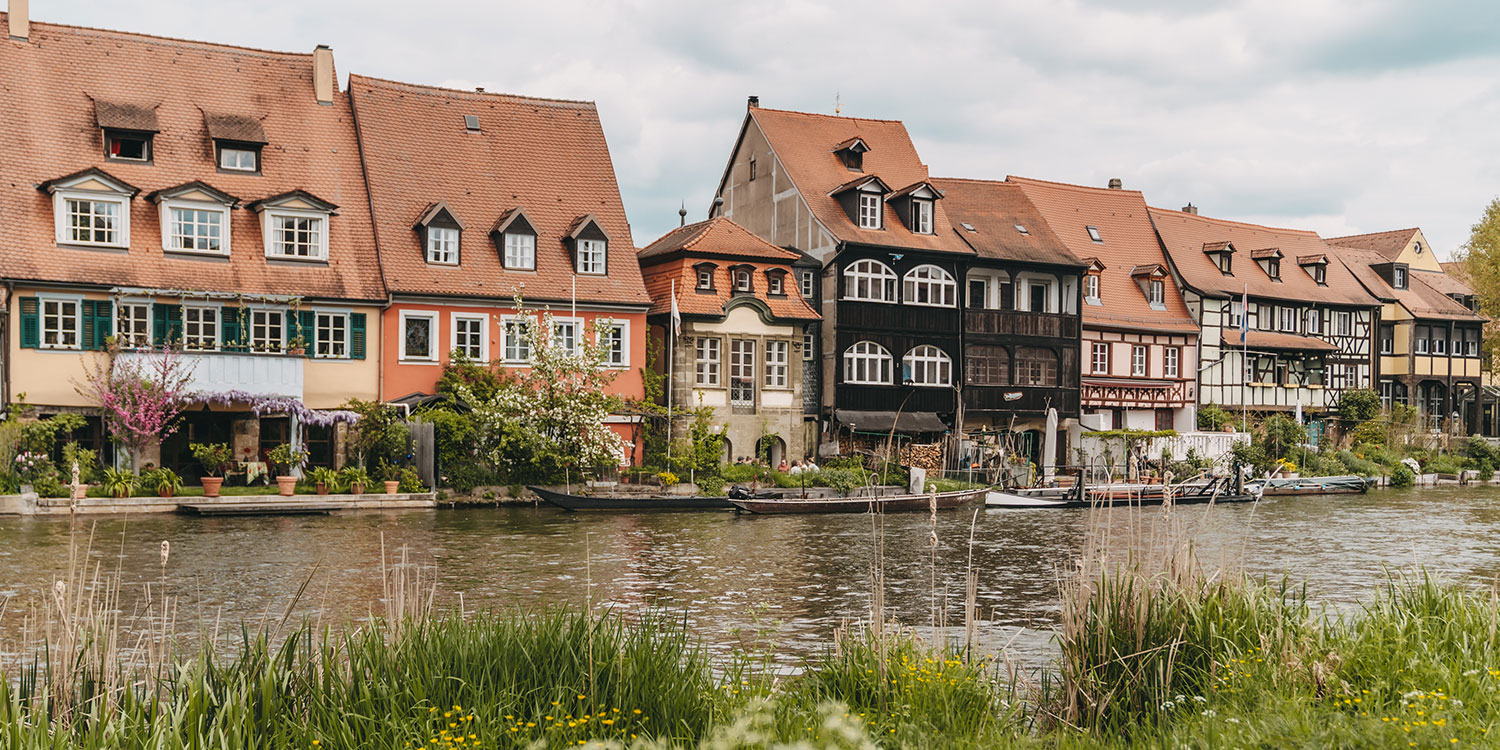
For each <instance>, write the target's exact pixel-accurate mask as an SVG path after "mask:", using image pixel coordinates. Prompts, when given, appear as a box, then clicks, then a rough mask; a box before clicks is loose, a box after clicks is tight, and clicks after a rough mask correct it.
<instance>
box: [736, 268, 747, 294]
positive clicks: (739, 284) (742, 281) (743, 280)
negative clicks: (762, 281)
mask: <svg viewBox="0 0 1500 750" xmlns="http://www.w3.org/2000/svg"><path fill="white" fill-rule="evenodd" d="M734 290H735V291H736V292H748V291H750V269H748V268H736V269H734Z"/></svg>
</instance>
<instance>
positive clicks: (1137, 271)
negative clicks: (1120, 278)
mask: <svg viewBox="0 0 1500 750" xmlns="http://www.w3.org/2000/svg"><path fill="white" fill-rule="evenodd" d="M1130 276H1131V278H1133V279H1135V283H1136V284H1137V285H1138V286H1139V287H1140V290H1141V293H1142V294H1144V295H1146V301H1147V303H1149V304H1150V305H1151V309H1152V310H1165V309H1167V281H1166V277H1167V269H1166V268H1164V267H1163V266H1162V265H1161V264H1159V263H1157V264H1153V265H1149V266H1136V267H1135V268H1133V269H1131V271H1130Z"/></svg>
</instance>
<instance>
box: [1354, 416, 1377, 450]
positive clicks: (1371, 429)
mask: <svg viewBox="0 0 1500 750" xmlns="http://www.w3.org/2000/svg"><path fill="white" fill-rule="evenodd" d="M1349 442H1350V443H1352V444H1354V445H1385V425H1384V424H1381V423H1380V422H1379V421H1378V420H1374V419H1372V420H1370V421H1368V422H1360V423H1359V424H1357V425H1355V426H1354V429H1352V430H1350V431H1349Z"/></svg>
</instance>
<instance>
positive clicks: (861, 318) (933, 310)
mask: <svg viewBox="0 0 1500 750" xmlns="http://www.w3.org/2000/svg"><path fill="white" fill-rule="evenodd" d="M958 312H959V311H958V308H956V307H926V306H923V305H887V304H883V303H880V302H854V301H850V300H840V301H839V304H838V325H839V326H840V327H846V326H847V327H851V328H864V329H876V330H882V331H891V332H894V333H934V334H940V335H944V336H954V337H956V336H957V335H958V326H959V322H960V321H959V315H958Z"/></svg>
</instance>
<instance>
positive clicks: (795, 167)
mask: <svg viewBox="0 0 1500 750" xmlns="http://www.w3.org/2000/svg"><path fill="white" fill-rule="evenodd" d="M752 124H753V125H754V126H755V127H758V128H759V129H760V132H761V133H762V134H763V135H764V136H765V138H766V142H767V143H768V144H770V146H771V150H772V151H774V152H775V154H776V158H777V159H778V160H779V161H780V163H781V166H782V167H783V168H784V169H785V172H786V175H787V177H788V178H790V180H791V182H792V184H793V185H794V186H795V187H796V189H797V191H798V192H799V193H801V195H802V199H803V200H805V201H806V202H807V205H808V209H809V210H810V211H811V212H812V214H813V217H814V218H815V219H816V220H817V221H818V223H819V224H821V225H822V226H823V227H824V228H825V229H827V230H828V231H829V232H830V233H831V234H832V235H833V236H834V237H835V238H836V239H837V240H839V241H841V242H852V243H860V244H866V245H875V246H880V247H894V248H902V249H909V250H929V251H933V252H956V253H963V254H970V253H972V252H973V251H972V250H971V249H970V248H969V246H968V245H966V244H964V243H963V242H962V241H961V240H959V238H958V237H956V236H955V235H954V234H953V232H952V225H951V224H950V223H949V220H948V214H947V212H946V210H945V209H944V207H943V204H944V203H946V201H937V204H936V208H935V209H934V211H933V230H934V232H933V234H930V235H928V234H913V233H912V232H910V231H908V230H907V229H906V226H905V225H904V224H902V223H901V220H900V217H899V216H898V215H897V213H896V209H895V207H894V206H891V205H890V204H886V205H885V208H884V211H885V216H884V222H883V226H884V228H883V229H860V228H859V227H858V226H857V225H856V224H855V223H854V221H853V220H852V219H850V218H849V215H848V214H847V213H845V211H844V208H843V206H841V205H840V204H839V201H838V199H836V198H834V197H832V195H833V191H834V190H835V189H836V188H839V187H840V186H843V185H845V184H846V183H849V182H851V181H852V180H851V178H853V179H862V178H863V177H866V176H872V175H873V176H878V177H879V178H880V179H881V181H882V182H883V183H884V184H886V185H911V184H913V183H916V182H919V181H921V180H925V179H927V166H926V165H925V164H923V163H922V160H921V159H920V158H919V157H918V156H917V149H916V147H915V146H914V145H912V142H911V136H910V135H908V134H907V132H906V126H905V125H902V124H901V123H900V122H898V121H895V120H866V119H860V118H855V117H836V116H833V115H818V114H810V113H805V112H788V111H785V110H777V109H764V108H760V107H755V108H752V109H750V110H749V112H748V113H747V114H746V127H747V128H748V127H749V126H750V125H752ZM856 137H857V138H859V139H860V140H863V141H864V142H865V143H866V144H867V145H868V146H869V148H870V150H869V152H868V153H866V154H865V155H864V157H863V171H862V172H854V171H850V170H849V169H847V168H846V167H845V166H844V163H843V161H842V160H840V159H839V157H838V155H837V154H836V153H834V152H835V150H836V149H837V146H834V145H833V144H841V145H842V144H844V143H846V142H849V141H851V140H852V139H854V138H856ZM727 178H728V170H727V168H726V171H725V174H724V178H722V179H721V181H720V191H721V192H722V190H723V180H724V179H727Z"/></svg>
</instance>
